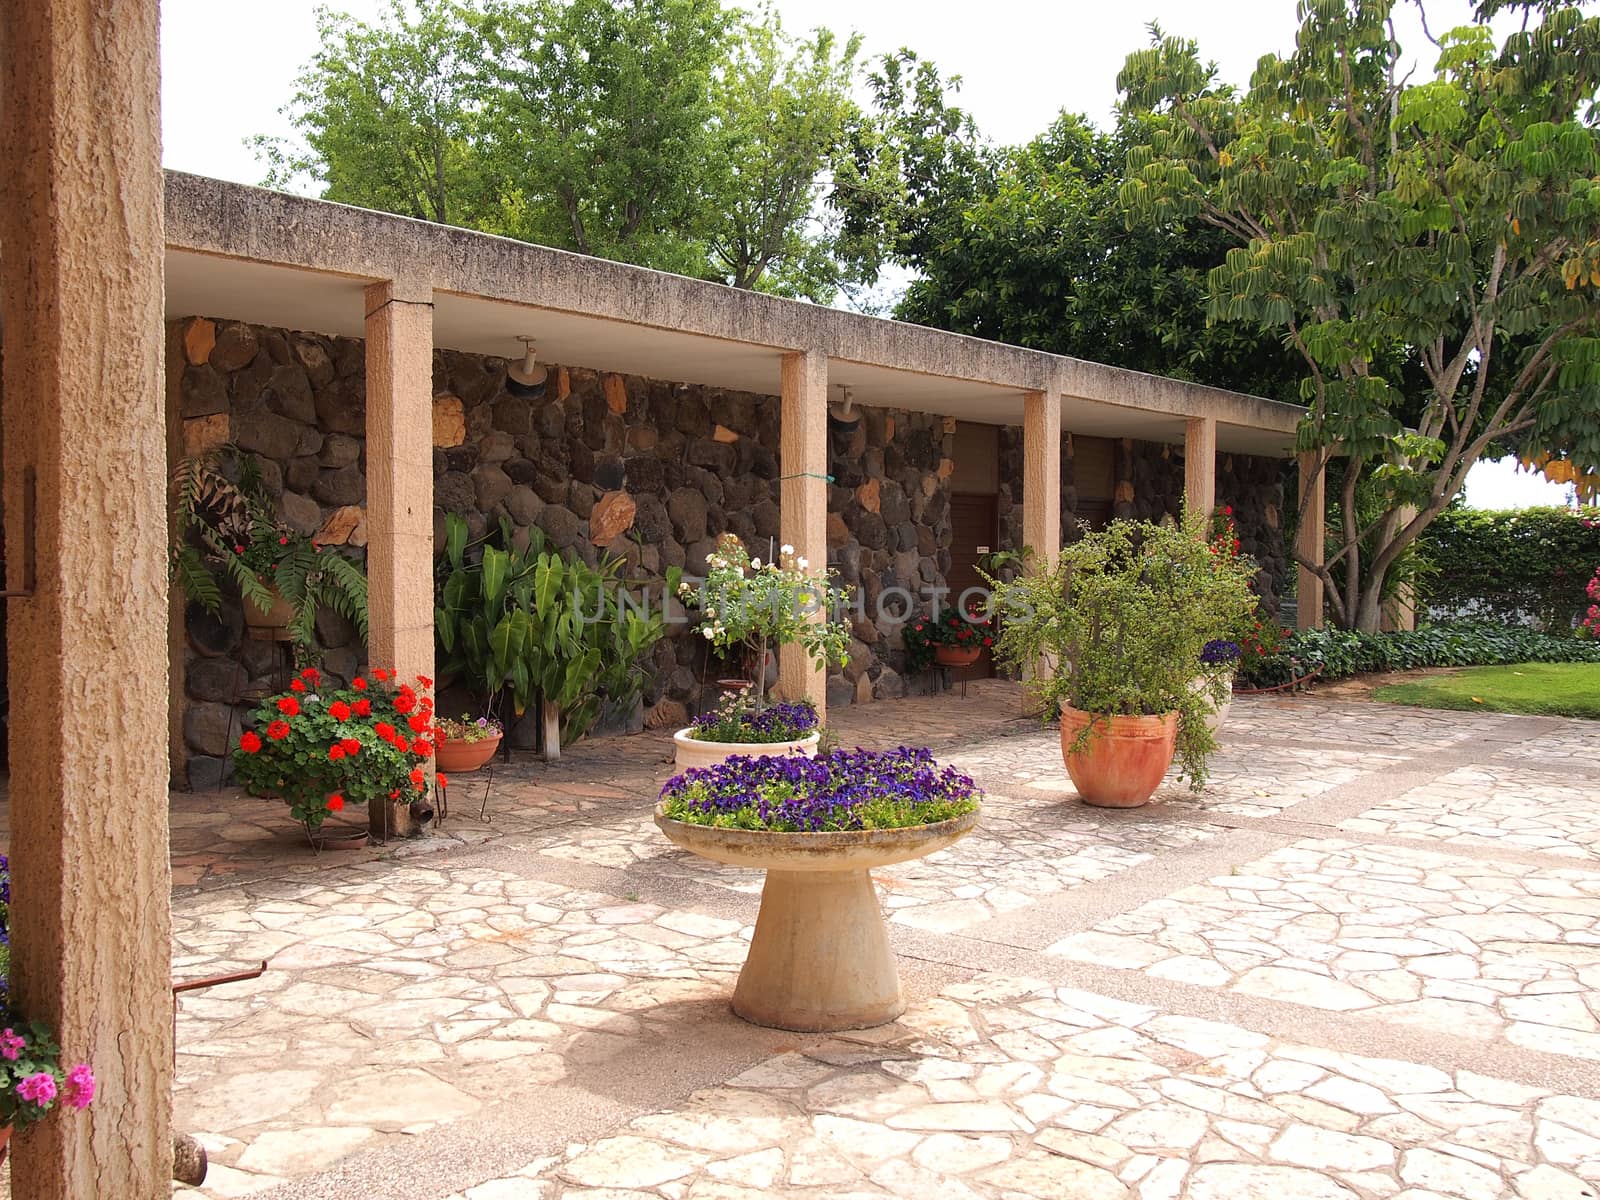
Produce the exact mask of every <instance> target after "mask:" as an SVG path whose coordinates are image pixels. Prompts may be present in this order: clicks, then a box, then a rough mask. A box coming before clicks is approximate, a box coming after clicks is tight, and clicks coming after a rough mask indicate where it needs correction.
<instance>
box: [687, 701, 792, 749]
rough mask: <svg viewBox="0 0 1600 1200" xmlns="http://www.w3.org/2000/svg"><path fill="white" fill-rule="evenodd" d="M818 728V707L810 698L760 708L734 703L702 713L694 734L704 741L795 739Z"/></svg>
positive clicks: (695, 725) (768, 741)
mask: <svg viewBox="0 0 1600 1200" xmlns="http://www.w3.org/2000/svg"><path fill="white" fill-rule="evenodd" d="M816 728H817V710H816V706H815V705H813V704H812V703H811V702H810V701H809V700H802V701H800V702H798V703H796V704H769V705H768V706H767V707H766V708H763V709H761V710H760V711H759V712H751V711H750V710H748V709H747V708H745V707H744V706H743V705H742V704H734V705H732V706H724V707H722V708H719V709H714V710H712V711H711V712H704V713H701V714H700V715H699V716H698V717H696V718H695V719H694V721H693V723H692V725H691V729H692V730H693V731H694V732H693V733H692V735H691V736H693V737H694V738H695V739H697V740H698V741H702V742H762V743H771V742H793V741H798V740H799V739H800V738H803V737H806V736H807V735H809V734H811V733H814V732H815V731H816Z"/></svg>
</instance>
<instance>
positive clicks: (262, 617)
mask: <svg viewBox="0 0 1600 1200" xmlns="http://www.w3.org/2000/svg"><path fill="white" fill-rule="evenodd" d="M269 590H270V591H271V592H272V607H271V608H267V609H263V608H261V607H259V606H258V605H257V604H256V602H255V601H254V600H252V599H250V597H249V596H246V597H244V604H243V608H244V623H245V625H247V626H248V627H249V628H251V629H254V630H256V631H257V632H258V635H259V634H263V633H268V632H270V633H271V634H272V636H273V637H275V638H281V637H285V636H287V634H286V632H285V631H286V630H287V629H288V627H289V622H290V621H292V620H294V605H292V604H290V603H289V601H288V600H286V599H284V596H283V593H282V592H280V591H278V589H277V588H275V587H274V588H271V589H269Z"/></svg>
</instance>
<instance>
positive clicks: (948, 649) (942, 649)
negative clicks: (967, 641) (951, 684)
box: [933, 646, 983, 667]
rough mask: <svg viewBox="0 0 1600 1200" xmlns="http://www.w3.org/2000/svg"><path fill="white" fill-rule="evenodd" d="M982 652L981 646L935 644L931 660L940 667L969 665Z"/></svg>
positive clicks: (975, 660)
mask: <svg viewBox="0 0 1600 1200" xmlns="http://www.w3.org/2000/svg"><path fill="white" fill-rule="evenodd" d="M982 654H983V647H982V646H935V647H934V648H933V661H934V662H936V663H938V664H939V665H940V666H941V667H970V666H971V665H972V664H973V663H975V662H977V661H978V658H979V656H980V655H982Z"/></svg>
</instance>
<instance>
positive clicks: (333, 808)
mask: <svg viewBox="0 0 1600 1200" xmlns="http://www.w3.org/2000/svg"><path fill="white" fill-rule="evenodd" d="M343 807H344V797H343V796H341V795H339V793H338V792H335V793H334V794H333V795H331V796H329V797H328V811H329V812H338V811H339V810H340V809H341V808H343Z"/></svg>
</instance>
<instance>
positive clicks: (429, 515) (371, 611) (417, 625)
mask: <svg viewBox="0 0 1600 1200" xmlns="http://www.w3.org/2000/svg"><path fill="white" fill-rule="evenodd" d="M366 299H367V528H368V530H369V536H368V540H367V586H368V594H367V613H368V620H369V637H368V646H367V659H368V661H369V662H371V663H372V664H373V665H374V666H380V667H393V668H394V669H395V670H396V671H397V672H399V674H400V677H401V678H402V679H410V678H412V677H413V676H416V675H425V676H427V677H428V678H430V679H431V678H433V291H432V289H431V288H430V287H428V286H427V285H426V284H422V283H404V282H396V281H389V282H385V283H375V284H372V285H371V286H370V287H368V288H367V293H366ZM369 817H370V819H371V823H372V828H373V832H374V834H376V835H378V836H388V835H389V834H405V833H409V832H410V823H409V820H408V818H407V815H406V812H405V808H404V806H403V805H397V806H395V808H394V810H393V811H391V812H387V813H386V812H385V811H384V808H383V806H381V805H379V806H375V807H374V809H373V811H372V812H371V813H370V814H369Z"/></svg>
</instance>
